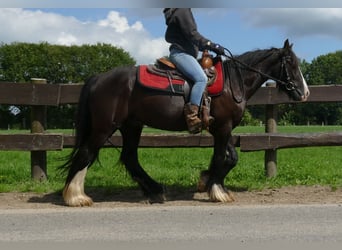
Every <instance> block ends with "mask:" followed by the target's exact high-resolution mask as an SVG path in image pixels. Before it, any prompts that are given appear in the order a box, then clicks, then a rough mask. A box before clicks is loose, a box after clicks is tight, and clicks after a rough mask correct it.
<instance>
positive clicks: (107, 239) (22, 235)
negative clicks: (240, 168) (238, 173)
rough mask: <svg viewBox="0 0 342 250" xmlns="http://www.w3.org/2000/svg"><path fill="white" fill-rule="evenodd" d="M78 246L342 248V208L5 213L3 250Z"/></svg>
mask: <svg viewBox="0 0 342 250" xmlns="http://www.w3.org/2000/svg"><path fill="white" fill-rule="evenodd" d="M77 242H83V244H86V245H87V246H91V245H92V244H95V245H94V246H97V244H98V243H99V244H100V242H101V243H103V244H108V246H110V247H112V246H113V245H115V246H127V249H132V246H135V245H138V246H140V249H142V248H143V246H148V247H146V249H151V248H150V245H156V246H159V245H163V246H170V245H171V246H172V245H173V244H178V245H179V244H184V245H186V246H187V244H190V245H191V244H195V245H196V244H198V246H197V247H196V249H202V248H201V247H203V249H208V246H212V244H216V243H217V244H222V245H224V246H227V247H228V244H229V243H233V244H238V245H239V244H245V245H249V244H250V245H254V244H260V243H269V242H294V243H318V244H324V245H325V246H326V244H333V245H334V246H337V245H340V246H341V245H342V206H341V205H339V204H331V205H317V204H316V205H271V206H266V205H261V206H260V205H258V206H255V205H253V206H229V205H220V204H218V205H201V206H165V205H151V206H142V207H116V208H68V207H60V208H52V209H50V208H49V209H0V248H1V249H6V247H8V246H11V245H12V244H14V243H15V244H21V243H23V244H26V243H27V244H30V243H42V244H44V243H49V245H50V246H51V243H56V244H57V245H58V244H60V243H71V244H73V243H77ZM97 242H98V243H97ZM210 242H211V243H210ZM215 242H216V243H215ZM52 245H53V244H52ZM1 246H3V247H1ZM49 249H50V248H49ZM51 249H53V248H51ZM92 249H96V247H95V248H92ZM111 249H118V248H111ZM156 249H160V248H159V247H156ZM164 249H166V248H164ZM179 249H182V248H179ZM186 249H189V248H188V247H186ZM190 249H191V248H190ZM209 249H210V247H209ZM225 249H229V248H225ZM325 249H328V248H325ZM329 249H331V248H329ZM341 249H342V248H341Z"/></svg>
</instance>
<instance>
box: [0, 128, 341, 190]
mask: <svg viewBox="0 0 342 250" xmlns="http://www.w3.org/2000/svg"><path fill="white" fill-rule="evenodd" d="M146 130H147V131H145V132H146V133H156V132H158V131H156V130H153V129H146ZM278 130H279V131H280V132H288V133H291V132H329V131H341V130H342V129H341V126H324V127H321V126H317V127H314V126H309V127H307V126H303V127H300V126H299V127H298V126H296V127H292V126H287V127H279V128H278ZM263 131H264V128H263V127H239V128H237V130H236V133H256V132H263ZM70 133H71V131H70ZM68 153H70V149H67V150H63V151H51V152H48V154H47V155H48V158H47V160H48V176H49V180H48V181H46V182H43V183H39V182H35V181H32V180H31V178H30V175H31V174H30V153H29V152H15V151H9V152H7V151H0V192H11V191H18V192H29V191H31V192H41V193H44V192H54V191H59V190H60V189H61V188H62V187H63V184H64V180H65V179H64V176H63V175H62V174H61V173H60V171H59V170H58V166H59V165H61V164H62V163H63V161H61V160H60V159H61V158H62V157H65V156H66V155H67V154H68ZM119 153H120V149H102V150H101V152H100V157H99V158H100V163H99V162H96V163H95V164H94V165H93V166H92V167H91V168H90V170H89V171H88V174H87V178H86V188H100V189H104V190H108V192H113V191H117V190H122V189H129V188H136V183H135V182H133V181H132V180H131V178H130V176H129V175H128V173H127V172H126V170H125V168H124V167H123V166H121V165H120V164H118V159H119ZM341 153H342V148H341V147H307V148H295V149H281V150H278V169H277V171H278V174H277V176H276V177H275V178H271V179H268V178H266V177H265V174H264V152H262V151H261V152H248V153H240V152H239V158H240V159H239V162H238V165H237V167H236V168H234V169H233V170H232V171H231V173H230V174H229V175H228V176H227V177H226V180H225V181H226V185H227V186H229V187H230V188H232V189H239V190H240V189H243V190H255V189H263V188H277V187H281V186H291V185H328V186H331V187H333V188H338V187H342V168H341V162H342V154H341ZM211 154H212V149H211V148H177V149H175V148H170V149H167V148H163V149H161V148H155V149H151V148H144V149H139V157H140V162H141V164H142V166H144V169H145V170H146V171H147V172H148V173H149V174H150V175H151V176H152V177H153V178H154V179H155V180H157V181H159V182H161V183H164V184H165V185H167V186H176V187H180V188H194V187H195V186H196V184H197V181H198V176H199V173H200V171H201V170H204V169H207V167H208V165H209V163H210V159H211Z"/></svg>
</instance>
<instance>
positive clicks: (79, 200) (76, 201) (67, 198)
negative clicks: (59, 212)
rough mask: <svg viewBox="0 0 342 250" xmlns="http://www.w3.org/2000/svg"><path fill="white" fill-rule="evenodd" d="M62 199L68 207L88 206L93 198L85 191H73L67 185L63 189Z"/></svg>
mask: <svg viewBox="0 0 342 250" xmlns="http://www.w3.org/2000/svg"><path fill="white" fill-rule="evenodd" d="M63 199H64V202H65V204H66V205H67V206H70V207H90V206H92V205H93V200H92V199H91V198H90V197H89V196H87V195H86V194H85V193H82V192H77V193H73V192H71V191H70V188H69V187H66V188H64V190H63Z"/></svg>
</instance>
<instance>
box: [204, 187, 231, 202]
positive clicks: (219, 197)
mask: <svg viewBox="0 0 342 250" xmlns="http://www.w3.org/2000/svg"><path fill="white" fill-rule="evenodd" d="M209 198H210V200H211V201H215V202H217V201H219V202H233V201H234V197H233V195H232V194H230V193H229V192H227V191H226V190H225V189H224V188H223V187H222V186H221V185H219V184H214V185H213V186H212V187H211V189H210V192H209Z"/></svg>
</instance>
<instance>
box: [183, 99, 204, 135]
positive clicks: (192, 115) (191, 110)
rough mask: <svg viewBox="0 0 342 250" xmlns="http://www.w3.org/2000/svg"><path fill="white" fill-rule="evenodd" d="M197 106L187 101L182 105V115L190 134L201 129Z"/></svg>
mask: <svg viewBox="0 0 342 250" xmlns="http://www.w3.org/2000/svg"><path fill="white" fill-rule="evenodd" d="M198 110H199V107H198V106H197V105H193V104H191V103H187V104H185V106H184V115H185V120H186V124H187V125H188V130H189V132H190V133H191V134H197V133H199V132H201V130H202V121H201V119H200V118H199V117H198Z"/></svg>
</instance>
